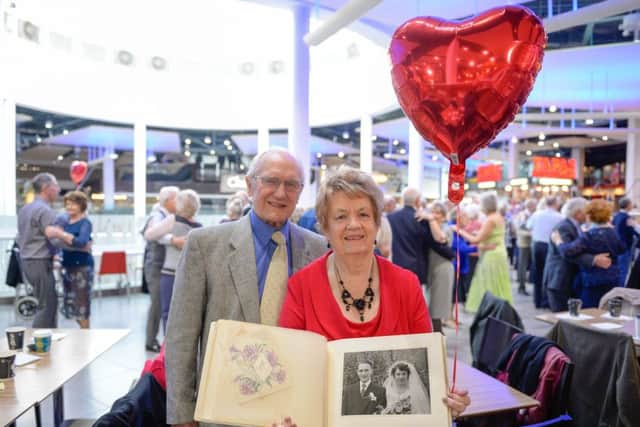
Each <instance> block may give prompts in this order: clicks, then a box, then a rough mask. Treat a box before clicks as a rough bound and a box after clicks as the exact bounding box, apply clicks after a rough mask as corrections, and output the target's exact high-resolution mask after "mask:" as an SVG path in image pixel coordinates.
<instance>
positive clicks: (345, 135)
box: [342, 131, 349, 139]
mask: <svg viewBox="0 0 640 427" xmlns="http://www.w3.org/2000/svg"><path fill="white" fill-rule="evenodd" d="M342 139H349V132H347V131H344V132H342Z"/></svg>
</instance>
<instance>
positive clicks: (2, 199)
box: [0, 95, 17, 216]
mask: <svg viewBox="0 0 640 427" xmlns="http://www.w3.org/2000/svg"><path fill="white" fill-rule="evenodd" d="M0 141H2V148H3V149H4V153H3V155H2V156H0V195H1V196H0V216H15V215H16V202H17V200H16V103H15V102H14V101H13V100H12V99H10V98H5V97H3V96H1V95H0Z"/></svg>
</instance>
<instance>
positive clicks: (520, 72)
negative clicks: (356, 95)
mask: <svg viewBox="0 0 640 427" xmlns="http://www.w3.org/2000/svg"><path fill="white" fill-rule="evenodd" d="M545 44H546V36H545V33H544V28H543V26H542V22H541V21H540V20H539V19H538V17H536V16H535V15H534V14H533V12H531V11H530V10H529V9H527V8H525V7H522V6H505V7H500V8H495V9H491V10H489V11H486V12H484V13H482V14H480V15H477V16H475V17H473V18H471V19H468V20H466V21H461V22H452V21H446V20H443V19H439V18H434V17H419V18H414V19H411V20H410V21H407V22H406V23H404V24H403V25H401V26H400V27H399V28H398V29H397V30H396V31H395V33H394V34H393V38H392V39H391V46H390V47H389V54H390V55H391V62H392V65H393V67H392V70H391V76H392V80H393V87H394V89H395V91H396V95H397V96H398V101H399V102H400V106H401V107H402V109H403V110H404V113H405V114H406V115H407V117H409V119H410V120H411V122H412V123H413V125H414V126H415V128H416V130H417V131H418V132H419V133H420V134H421V135H422V136H423V138H425V139H426V140H428V141H429V142H431V143H432V144H433V145H434V146H435V147H436V148H437V149H438V150H440V152H442V154H443V155H444V156H445V157H447V158H448V159H449V160H450V161H451V167H450V169H449V200H451V201H452V202H454V203H458V202H460V200H462V197H463V196H464V169H465V160H466V159H467V158H469V157H470V156H472V155H473V154H474V153H475V152H476V151H478V150H479V149H481V148H483V147H485V146H486V145H488V144H489V142H491V140H492V139H493V138H494V137H495V136H496V135H497V134H498V132H500V131H501V130H502V129H504V128H505V127H506V126H507V124H508V123H509V122H510V121H511V120H513V118H514V117H515V115H516V113H517V112H518V110H519V109H520V107H521V106H522V104H523V103H524V102H525V100H526V99H527V96H528V95H529V92H531V89H532V88H533V83H534V81H535V77H536V75H537V74H538V71H539V70H540V67H541V63H542V56H543V51H544V47H545Z"/></svg>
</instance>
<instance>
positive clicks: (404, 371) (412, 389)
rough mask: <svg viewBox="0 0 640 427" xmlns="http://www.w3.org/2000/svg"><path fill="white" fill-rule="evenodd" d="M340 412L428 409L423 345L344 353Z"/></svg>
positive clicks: (406, 412) (410, 412)
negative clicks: (400, 348)
mask: <svg viewBox="0 0 640 427" xmlns="http://www.w3.org/2000/svg"><path fill="white" fill-rule="evenodd" d="M342 378H343V383H342V415H343V416H346V415H415V414H420V415H426V414H430V413H431V401H430V396H431V393H430V389H429V366H428V358H427V349H426V348H411V349H402V350H384V351H363V352H352V353H345V354H344V365H343V376H342Z"/></svg>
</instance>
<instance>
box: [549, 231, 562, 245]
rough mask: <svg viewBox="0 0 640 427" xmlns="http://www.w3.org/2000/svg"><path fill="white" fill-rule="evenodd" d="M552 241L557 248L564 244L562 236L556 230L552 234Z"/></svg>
mask: <svg viewBox="0 0 640 427" xmlns="http://www.w3.org/2000/svg"><path fill="white" fill-rule="evenodd" d="M551 241H552V242H553V244H554V245H556V246H558V245H561V244H563V243H564V241H563V240H562V236H560V233H559V232H558V230H555V231H554V232H553V233H551Z"/></svg>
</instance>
